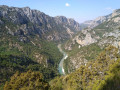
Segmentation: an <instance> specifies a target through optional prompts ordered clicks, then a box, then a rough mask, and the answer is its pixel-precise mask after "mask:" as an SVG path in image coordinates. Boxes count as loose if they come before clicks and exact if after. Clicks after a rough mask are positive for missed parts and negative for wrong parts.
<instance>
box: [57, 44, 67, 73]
mask: <svg viewBox="0 0 120 90" xmlns="http://www.w3.org/2000/svg"><path fill="white" fill-rule="evenodd" d="M58 49H59V51H60V52H61V53H62V54H63V58H62V59H61V61H60V63H59V67H58V70H59V73H60V74H61V75H65V70H64V67H63V63H64V60H65V59H67V57H68V55H67V54H66V53H65V52H64V51H63V50H62V48H61V44H59V45H58Z"/></svg>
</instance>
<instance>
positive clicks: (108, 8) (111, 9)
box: [105, 7, 114, 11]
mask: <svg viewBox="0 0 120 90" xmlns="http://www.w3.org/2000/svg"><path fill="white" fill-rule="evenodd" d="M105 10H108V11H114V9H113V8H111V7H107V8H105Z"/></svg>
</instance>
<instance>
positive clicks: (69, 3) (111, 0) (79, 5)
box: [0, 0, 120, 22]
mask: <svg viewBox="0 0 120 90" xmlns="http://www.w3.org/2000/svg"><path fill="white" fill-rule="evenodd" d="M0 5H8V6H15V7H26V6H29V7H30V8H31V9H37V10H40V11H42V12H44V13H46V14H48V15H50V16H61V15H62V16H66V17H68V18H74V19H75V20H76V21H78V22H83V21H86V20H92V19H95V18H96V17H98V16H104V15H107V14H110V13H112V11H113V10H114V9H119V8H120V0H0Z"/></svg>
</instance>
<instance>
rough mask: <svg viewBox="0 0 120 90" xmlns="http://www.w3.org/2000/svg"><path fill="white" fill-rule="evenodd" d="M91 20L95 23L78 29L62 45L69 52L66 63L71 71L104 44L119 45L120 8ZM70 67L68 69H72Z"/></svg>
mask: <svg viewBox="0 0 120 90" xmlns="http://www.w3.org/2000/svg"><path fill="white" fill-rule="evenodd" d="M92 22H95V23H90V24H89V25H90V26H89V27H88V28H87V29H84V30H82V31H80V32H79V33H78V34H77V35H75V37H74V38H72V39H71V40H69V41H68V42H66V44H65V45H64V48H65V50H66V51H67V52H68V53H69V60H68V61H67V62H66V63H69V64H68V65H69V67H70V68H72V70H73V71H74V70H75V69H76V68H78V67H80V66H81V65H83V64H84V65H86V63H87V62H88V61H89V60H92V59H94V58H95V57H96V55H98V54H99V52H100V51H101V50H102V49H103V48H105V47H106V46H108V45H113V46H115V47H117V48H119V47H120V9H118V10H115V11H114V12H113V13H112V14H110V15H107V16H104V17H99V18H97V19H95V20H93V21H92ZM70 68H69V71H72V70H70Z"/></svg>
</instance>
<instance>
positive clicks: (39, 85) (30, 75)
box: [4, 71, 49, 90]
mask: <svg viewBox="0 0 120 90" xmlns="http://www.w3.org/2000/svg"><path fill="white" fill-rule="evenodd" d="M19 89H20V90H48V89H49V84H48V83H47V82H45V81H44V79H43V76H42V74H41V73H40V72H32V71H28V72H25V73H19V72H16V73H15V74H14V75H13V76H12V77H11V80H10V82H6V83H5V85H4V90H19Z"/></svg>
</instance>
